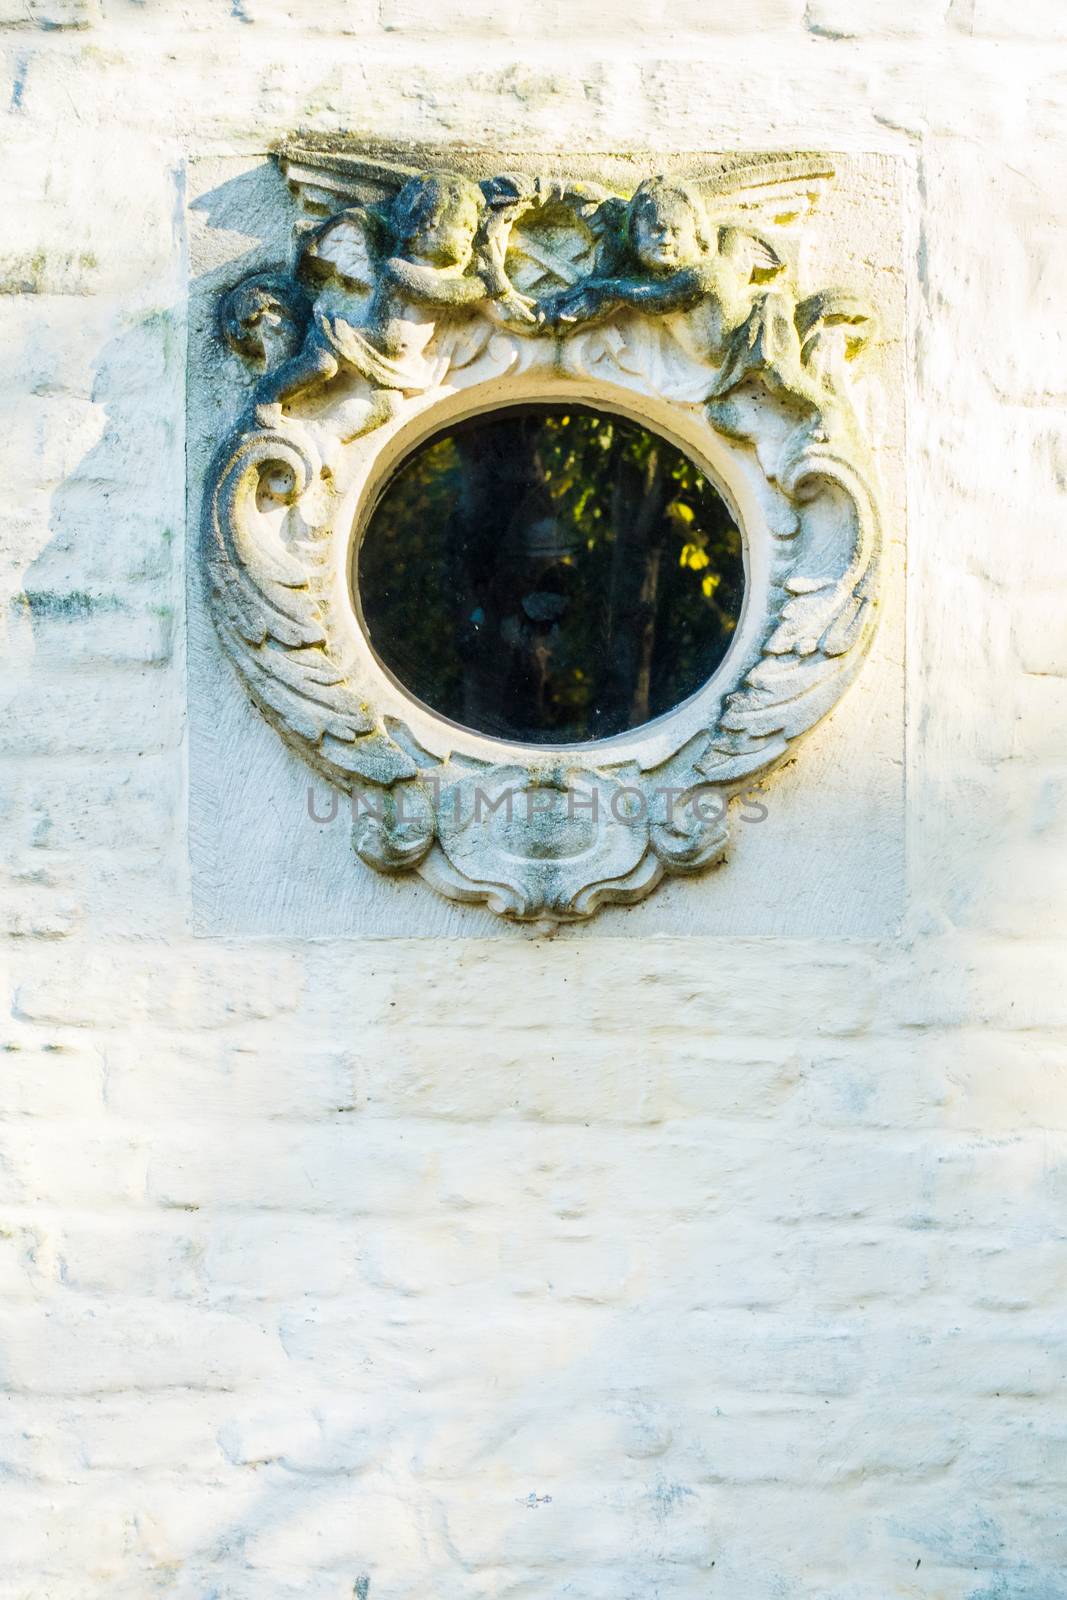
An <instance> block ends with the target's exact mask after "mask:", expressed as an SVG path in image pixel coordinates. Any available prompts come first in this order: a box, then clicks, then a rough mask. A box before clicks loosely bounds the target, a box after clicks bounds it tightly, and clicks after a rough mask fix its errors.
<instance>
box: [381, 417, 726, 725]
mask: <svg viewBox="0 0 1067 1600" xmlns="http://www.w3.org/2000/svg"><path fill="white" fill-rule="evenodd" d="M356 562H357V566H356V572H355V574H354V579H355V585H354V586H355V589H356V592H357V594H358V601H359V608H360V611H361V613H362V617H363V623H364V627H365V628H366V631H367V635H368V638H369V639H370V643H371V646H372V648H373V649H374V651H375V653H376V655H377V656H378V658H379V660H380V661H381V662H382V663H383V665H384V666H385V667H386V668H387V669H388V670H389V671H390V672H391V673H392V674H393V676H394V677H395V678H397V679H398V680H399V682H400V683H401V684H402V685H403V686H404V687H405V688H406V689H407V690H408V691H409V692H410V693H411V694H413V695H414V696H415V697H416V698H417V699H419V700H421V701H423V702H424V703H425V704H426V705H427V706H429V707H430V708H431V709H432V710H434V711H436V712H439V713H440V714H441V715H442V716H445V717H448V718H449V719H450V720H451V721H453V722H457V723H461V724H463V725H464V726H465V727H468V728H471V729H473V730H474V731H476V732H478V733H483V734H489V735H491V736H493V737H495V738H498V739H511V740H521V741H523V742H526V743H535V744H570V743H575V742H579V741H584V740H590V739H605V738H608V737H610V736H611V735H612V734H617V733H623V732H625V731H626V730H627V729H629V728H638V727H640V726H641V725H642V723H645V722H648V721H650V720H651V719H652V718H653V717H658V716H661V715H662V714H663V713H664V712H666V711H670V710H672V708H673V707H674V706H676V705H678V704H679V703H680V702H681V701H683V700H686V699H688V698H689V696H690V695H692V694H694V693H695V692H696V691H697V690H698V689H699V688H700V687H701V686H702V685H703V684H704V683H706V682H707V680H708V678H709V677H710V676H711V674H712V673H713V672H714V671H715V668H716V667H717V666H718V665H719V663H720V661H721V660H722V658H723V656H724V655H725V654H726V651H727V649H728V648H729V645H730V641H731V639H732V637H733V634H734V630H735V629H736V627H737V622H738V618H739V616H740V613H741V600H742V596H743V592H744V564H743V559H742V549H741V536H740V533H739V532H738V529H737V527H736V524H735V522H734V520H733V517H732V515H731V513H730V511H729V509H728V507H727V506H726V504H725V502H724V501H723V499H722V497H721V496H720V495H719V494H718V492H717V491H716V490H715V489H714V488H713V487H712V485H711V484H710V483H709V481H708V479H707V478H706V477H705V476H704V474H703V473H702V472H701V471H700V469H699V467H697V466H696V465H695V463H694V462H692V461H691V460H690V459H689V457H688V456H686V455H684V454H683V453H682V451H680V450H679V449H678V448H677V447H676V446H675V445H673V444H670V443H669V442H668V441H667V440H666V439H664V438H662V437H660V436H658V435H657V434H654V433H651V432H650V431H649V430H648V429H647V428H643V427H641V426H640V425H639V424H637V423H635V422H631V421H629V420H627V419H626V418H624V417H621V416H618V415H614V414H612V413H610V412H604V411H594V410H591V409H590V408H588V407H584V406H566V407H565V406H560V405H555V406H545V405H540V406H522V407H515V408H511V409H508V410H504V411H494V412H492V413H489V414H487V415H483V416H480V417H473V418H471V419H470V420H469V421H466V422H462V423H458V424H456V425H455V426H453V427H450V428H448V429H445V430H443V431H442V432H440V433H438V434H435V435H434V436H433V437H431V438H430V439H427V440H425V441H424V442H423V443H422V444H421V445H420V446H419V447H418V449H417V450H415V451H413V452H412V454H411V455H410V456H408V457H407V459H406V460H405V461H404V462H403V463H402V464H401V466H400V467H399V468H398V469H397V471H396V473H395V474H394V476H393V477H392V478H391V479H390V480H389V482H388V484H387V485H386V487H385V490H384V491H383V493H382V495H381V496H380V498H379V500H378V502H377V504H376V506H375V508H374V511H373V514H372V515H371V517H370V520H369V522H368V524H367V527H366V529H365V532H364V535H363V538H362V541H361V542H360V545H359V549H358V554H357V557H356Z"/></svg>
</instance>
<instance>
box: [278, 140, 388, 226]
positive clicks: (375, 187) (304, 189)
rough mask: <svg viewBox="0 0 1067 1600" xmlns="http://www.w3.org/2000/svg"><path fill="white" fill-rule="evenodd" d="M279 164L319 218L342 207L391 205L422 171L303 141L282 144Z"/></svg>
mask: <svg viewBox="0 0 1067 1600" xmlns="http://www.w3.org/2000/svg"><path fill="white" fill-rule="evenodd" d="M278 165H279V167H280V168H281V170H282V173H283V174H284V176H285V178H286V180H287V182H288V184H289V187H290V189H292V191H293V193H294V194H295V195H297V196H298V197H299V199H300V200H301V201H302V202H303V204H304V205H305V206H306V208H307V209H308V210H309V211H312V212H317V213H318V214H319V215H323V214H325V213H327V212H331V211H337V210H338V209H339V208H340V207H341V206H350V205H364V206H373V205H379V206H380V205H383V204H386V205H387V204H389V203H390V202H391V201H392V200H393V199H394V198H395V196H396V195H398V194H399V193H400V190H401V189H402V188H403V187H404V185H405V183H407V181H408V179H409V178H413V177H415V176H416V174H417V172H418V168H417V167H408V166H404V165H403V164H402V163H401V162H399V161H387V160H384V159H382V160H379V159H378V157H376V156H373V157H372V156H365V155H353V154H351V153H349V152H346V151H342V150H328V149H320V148H317V147H316V146H315V145H312V144H306V143H303V142H301V141H299V140H291V141H290V142H289V143H287V144H284V145H282V147H281V149H280V150H279V151H278Z"/></svg>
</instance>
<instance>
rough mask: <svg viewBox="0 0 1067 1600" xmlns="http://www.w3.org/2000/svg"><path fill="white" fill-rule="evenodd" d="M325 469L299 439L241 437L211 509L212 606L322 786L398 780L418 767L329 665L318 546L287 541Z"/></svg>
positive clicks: (263, 703)
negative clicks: (288, 522)
mask: <svg viewBox="0 0 1067 1600" xmlns="http://www.w3.org/2000/svg"><path fill="white" fill-rule="evenodd" d="M317 471H318V465H317V462H316V460H315V456H314V452H313V451H312V449H311V447H310V445H309V444H307V443H305V442H303V441H301V440H300V439H299V437H298V436H297V435H296V432H295V430H293V431H287V432H286V433H284V434H283V433H272V432H269V431H266V432H257V433H250V434H245V435H243V436H242V437H241V438H240V439H239V440H238V443H237V445H236V447H232V446H231V447H230V450H229V451H228V452H227V454H226V455H225V456H224V457H223V458H222V459H221V460H220V462H219V463H218V468H217V475H216V476H215V479H214V481H215V485H216V487H215V491H214V493H213V494H212V495H211V496H210V498H209V500H208V503H207V506H206V508H205V525H204V533H203V537H204V545H205V551H204V554H205V565H206V570H207V575H208V593H209V601H210V605H211V609H212V613H213V615H214V620H215V625H216V627H217V628H218V630H219V633H220V634H221V635H222V638H223V640H224V642H225V644H226V646H227V648H228V650H229V652H230V654H231V656H232V657H233V659H234V661H235V662H236V664H237V666H238V669H239V670H240V672H241V674H242V676H243V677H244V679H245V681H246V683H247V685H248V688H249V690H250V692H251V694H252V697H253V699H254V700H255V701H256V704H257V705H258V706H259V708H260V710H261V711H262V712H263V714H264V716H266V717H267V719H268V720H269V721H270V722H272V723H273V724H274V726H275V727H276V728H277V729H278V730H279V732H280V733H281V734H282V735H283V736H284V737H285V738H286V739H288V740H289V741H290V743H294V744H296V745H298V746H299V748H300V750H301V753H302V754H303V755H304V756H305V757H306V758H307V759H308V760H309V761H310V762H311V764H312V765H313V766H314V767H316V768H317V769H318V771H320V772H321V773H322V774H323V776H324V777H326V778H327V779H329V780H330V781H331V782H333V783H336V784H337V785H338V786H339V787H340V788H342V789H346V790H347V789H350V788H351V787H352V784H353V781H354V780H356V779H358V778H366V779H368V780H370V781H371V782H374V783H393V782H395V781H396V780H397V779H398V778H405V777H410V776H412V775H413V774H414V772H415V770H416V768H415V764H414V762H413V761H412V760H411V758H410V757H409V756H408V755H407V754H406V753H405V752H404V751H403V750H401V749H400V747H399V746H398V745H396V744H395V743H394V742H393V740H392V739H390V738H389V737H388V735H387V734H386V733H385V731H384V728H383V727H382V725H381V724H380V722H379V721H378V719H377V718H376V717H375V714H374V712H373V711H372V710H371V708H370V707H369V706H368V705H367V704H366V702H365V701H364V700H363V699H361V698H360V696H359V695H358V694H356V693H355V691H354V690H353V688H352V687H351V685H350V684H349V683H348V681H347V680H346V678H345V676H344V674H343V672H342V671H341V670H340V668H339V666H338V664H337V662H336V661H334V660H333V659H332V657H331V656H330V653H329V650H328V647H327V634H326V629H325V627H324V625H323V615H322V606H321V602H320V600H319V599H318V597H317V595H316V592H315V589H314V587H313V578H314V575H315V567H316V565H317V561H318V559H319V558H318V552H317V551H316V548H315V543H314V540H309V541H307V543H306V544H305V545H304V546H302V547H300V548H299V554H297V553H296V551H295V550H293V549H290V548H288V547H287V546H286V545H285V544H284V543H283V541H282V539H281V538H280V536H279V531H278V529H279V523H280V516H279V512H280V511H283V510H284V507H285V506H286V505H292V504H294V503H295V502H296V501H297V500H299V498H300V496H301V495H302V494H304V492H305V490H307V489H308V487H309V486H310V485H311V484H313V483H314V481H315V478H316V475H317ZM264 498H266V504H265V505H264V504H261V501H262V500H263V499H264Z"/></svg>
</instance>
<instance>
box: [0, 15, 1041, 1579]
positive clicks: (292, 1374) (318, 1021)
mask: <svg viewBox="0 0 1067 1600" xmlns="http://www.w3.org/2000/svg"><path fill="white" fill-rule="evenodd" d="M0 57H2V69H0V71H2V75H0V103H2V105H3V106H4V107H5V108H6V109H5V110H3V112H2V113H0V123H2V136H0V148H2V150H3V152H4V156H3V161H4V176H3V188H2V190H0V194H2V197H3V210H2V213H0V217H2V222H0V284H2V287H3V288H4V290H5V291H6V292H5V293H4V294H3V295H2V296H0V408H2V411H0V415H2V426H0V484H2V486H3V487H2V493H0V605H2V617H3V633H4V638H5V640H6V644H7V646H8V649H9V655H10V661H9V665H8V670H7V672H6V675H5V679H4V689H5V695H4V699H5V713H4V716H5V722H4V728H3V732H2V734H0V740H2V750H3V757H4V782H3V788H2V791H0V829H2V848H3V890H2V893H0V903H2V908H3V912H4V918H3V926H4V928H5V929H6V934H5V935H4V937H5V949H4V955H5V959H6V962H7V965H8V967H9V971H10V1000H9V1020H8V1021H7V1023H6V1024H5V1027H4V1041H5V1043H6V1046H7V1053H6V1054H5V1055H4V1056H3V1063H4V1065H3V1071H2V1073H0V1115H2V1119H3V1120H2V1125H0V1286H2V1291H3V1294H2V1302H0V1384H2V1386H3V1393H2V1396H0V1399H2V1405H0V1416H2V1421H0V1470H2V1472H3V1478H4V1498H3V1508H2V1514H0V1527H2V1529H3V1533H2V1536H0V1600H150V1597H152V1596H168V1597H174V1600H296V1597H297V1596H299V1597H300V1600H353V1597H356V1600H426V1597H429V1596H433V1597H434V1600H461V1597H462V1600H473V1597H483V1600H547V1597H549V1596H551V1597H557V1596H559V1597H562V1596H574V1597H575V1600H657V1597H658V1600H697V1597H700V1600H705V1597H710V1596H721V1597H723V1600H889V1597H900V1600H904V1597H907V1600H913V1597H919V1596H921V1597H924V1600H1061V1597H1062V1596H1063V1595H1064V1594H1067V1536H1065V1533H1064V1523H1063V1512H1062V1507H1063V1497H1064V1493H1065V1490H1067V1469H1065V1465H1064V1463H1065V1461H1067V1450H1065V1445H1067V1416H1065V1412H1064V1392H1065V1387H1067V1335H1065V1324H1064V1319H1063V1300H1064V1289H1065V1284H1067V1249H1065V1237H1067V1223H1065V1218H1067V982H1065V978H1067V747H1065V735H1064V729H1065V727H1067V678H1065V676H1064V673H1065V659H1064V652H1065V641H1064V624H1063V618H1064V616H1065V614H1067V554H1065V552H1067V541H1065V535H1064V528H1065V521H1064V511H1065V505H1064V492H1065V485H1067V465H1065V463H1067V452H1065V447H1064V444H1063V439H1064V422H1065V418H1067V386H1065V381H1064V376H1063V374H1064V370H1065V354H1067V351H1065V343H1067V339H1065V331H1067V319H1065V316H1064V311H1063V293H1062V280H1063V268H1062V261H1063V257H1064V253H1065V251H1067V205H1065V201H1064V195H1065V193H1067V186H1065V182H1064V180H1065V177H1067V159H1065V150H1064V133H1063V128H1064V119H1063V112H1064V103H1065V87H1064V86H1065V84H1067V11H1065V9H1064V7H1063V5H1062V4H1060V3H1059V0H1015V3H1013V4H1008V3H1006V0H951V3H950V4H949V3H947V0H929V3H926V4H919V3H914V0H809V4H808V5H807V6H806V7H805V5H804V4H803V0H759V3H758V4H753V5H750V6H745V5H739V4H737V3H729V4H727V3H725V0H705V3H703V4H701V5H700V6H697V5H694V4H689V3H688V0H679V3H677V4H668V5H667V7H666V15H665V16H664V17H663V18H662V19H660V18H659V8H657V7H653V6H650V5H646V4H645V3H643V0H627V3H626V4H624V5H622V6H621V7H618V8H613V7H607V6H604V5H598V4H593V3H592V0H581V3H580V4H577V5H575V6H573V7H569V8H568V7H563V6H561V5H559V4H556V3H555V0H544V3H543V4H542V3H541V0H531V3H529V4H527V5H526V6H524V7H522V8H521V9H520V8H519V7H517V6H510V5H509V4H507V3H506V0H500V3H498V4H497V5H495V6H492V5H488V4H485V3H482V0H479V4H478V5H476V6H474V7H465V8H458V7H455V8H450V7H448V6H447V4H443V3H441V4H434V5H430V4H427V3H426V0H385V3H384V4H382V5H381V6H374V5H371V4H369V3H363V0H352V3H347V0H320V3H314V4H311V5H307V6H303V7H299V6H296V5H293V4H284V3H282V0H233V3H232V4H230V3H228V0H142V3H135V0H99V3H98V0H50V3H47V4H46V3H44V0H15V3H11V0H6V3H4V4H3V5H2V6H0ZM296 127H314V128H319V129H334V128H347V129H350V130H354V131H358V132H363V133H367V134H371V135H376V136H379V137H381V136H389V135H396V136H402V137H412V138H424V139H448V138H457V139H458V138H462V139H465V140H467V141H478V140H483V141H500V142H508V143H511V144H513V145H514V146H515V147H516V148H522V147H523V146H524V145H525V146H536V145H542V146H543V145H545V144H546V143H556V144H559V145H561V146H567V145H572V146H575V147H601V148H603V147H610V146H612V145H623V144H627V143H629V144H636V145H652V146H654V145H657V144H663V143H669V144H670V145H672V146H673V147H675V148H683V147H686V146H690V147H693V148H724V147H733V146H737V147H760V146H762V147H776V146H777V147H790V146H794V147H803V148H809V149H810V148H820V147H822V148H831V149H841V150H884V151H887V152H891V153H894V154H897V155H900V156H902V157H903V158H904V159H905V163H906V167H907V171H908V173H909V174H910V178H909V188H910V192H911V195H912V200H913V216H912V217H911V227H912V237H911V245H910V250H909V259H910V272H911V284H910V298H911V321H912V348H911V353H910V356H909V462H908V481H909V502H910V503H909V532H908V562H909V575H908V596H907V629H908V667H907V747H906V783H907V817H906V850H907V886H908V887H907V905H906V909H905V918H904V925H903V928H902V931H901V933H900V935H899V937H897V938H894V939H890V940H887V941H886V942H884V943H880V944H879V943H875V942H869V941H859V940H850V939H844V938H839V939H833V938H825V939H819V940H804V939H797V938H783V937H777V938H776V937H772V936H768V937H763V938H758V939H751V940H743V941H739V940H736V939H731V938H728V937H721V938H715V939H711V938H695V937H690V938H685V939H681V938H678V939H672V938H666V937H660V938H656V939H641V940H633V939H624V938H609V939H597V938H590V939H585V940H583V941H582V942H581V943H575V942H573V941H572V942H568V941H566V940H565V939H564V940H561V941H560V942H558V943H556V944H549V945H545V944H538V943H535V942H531V941H529V940H526V939H523V938H521V937H518V938H516V939H514V940H512V939H504V940H494V941H492V942H480V941H471V940H455V941H445V940H437V941H430V942H427V941H418V940H411V941H394V940H366V941H361V940H355V939H347V940H336V941H327V942H323V943H314V942H302V941H299V940H292V941H285V940H282V939H278V938H264V939H244V940H242V939H237V938H231V939H228V940H222V939H196V938H193V937H192V936H191V934H190V932H189V926H190V923H189V875H188V867H187V862H188V849H187V838H186V799H185V776H184V771H185V766H184V764H185V751H184V740H185V717H186V703H185V685H186V678H185V662H184V655H183V640H184V636H185V634H184V592H185V581H186V561H187V557H186V543H185V521H186V519H185V507H184V462H183V457H184V415H185V397H184V360H185V357H184V304H185V282H186V268H185V255H184V250H185V236H186V218H185V212H184V203H183V192H184V191H183V172H184V168H185V164H186V163H187V162H188V161H189V160H190V159H192V158H194V157H196V158H201V159H205V158H216V157H217V158H219V159H222V158H228V157H231V156H239V157H250V158H251V157H254V156H255V154H256V153H257V152H259V151H262V150H264V149H266V148H267V147H268V146H269V144H270V143H271V142H272V141H273V140H275V139H277V138H278V137H280V136H282V135H284V134H285V133H287V132H289V131H290V130H291V129H293V128H296ZM863 887H864V886H863V885H861V884H858V885H857V893H860V892H862V889H863Z"/></svg>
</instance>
